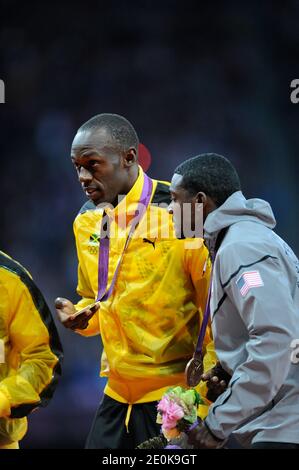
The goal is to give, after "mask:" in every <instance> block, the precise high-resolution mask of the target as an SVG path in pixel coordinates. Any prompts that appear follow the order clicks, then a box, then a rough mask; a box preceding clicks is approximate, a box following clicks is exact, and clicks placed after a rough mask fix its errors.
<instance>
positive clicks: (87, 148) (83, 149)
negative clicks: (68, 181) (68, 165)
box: [71, 128, 138, 206]
mask: <svg viewBox="0 0 299 470" xmlns="http://www.w3.org/2000/svg"><path fill="white" fill-rule="evenodd" d="M71 159H72V162H73V164H74V166H75V168H76V170H77V174H78V178H79V181H80V183H81V186H82V188H83V191H84V192H85V194H86V196H87V197H88V198H89V199H91V200H92V201H93V202H94V204H95V205H98V204H101V203H109V204H112V205H114V206H115V205H117V201H118V195H122V194H127V192H128V191H129V190H130V189H131V186H132V172H131V170H132V168H133V167H136V168H137V171H138V166H137V157H136V150H135V149H134V148H130V149H128V150H127V151H126V152H121V151H120V150H119V149H118V148H117V146H116V145H115V143H114V142H113V140H112V138H111V136H110V135H109V133H108V131H107V130H106V129H105V128H100V129H96V130H92V131H79V132H78V133H77V134H76V136H75V138H74V140H73V143H72V149H71Z"/></svg>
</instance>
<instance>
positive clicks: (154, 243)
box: [143, 238, 156, 249]
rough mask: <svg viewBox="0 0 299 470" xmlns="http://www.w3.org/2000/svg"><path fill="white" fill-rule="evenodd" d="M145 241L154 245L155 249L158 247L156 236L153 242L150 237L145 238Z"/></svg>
mask: <svg viewBox="0 0 299 470" xmlns="http://www.w3.org/2000/svg"><path fill="white" fill-rule="evenodd" d="M143 241H144V243H150V244H151V245H153V247H154V249H155V248H156V238H155V240H154V241H153V242H152V241H151V240H149V239H148V238H144V239H143Z"/></svg>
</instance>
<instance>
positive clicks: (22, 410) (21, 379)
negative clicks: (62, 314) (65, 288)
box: [0, 252, 62, 449]
mask: <svg viewBox="0 0 299 470" xmlns="http://www.w3.org/2000/svg"><path fill="white" fill-rule="evenodd" d="M61 361H62V347H61V344H60V341H59V337H58V334H57V331H56V327H55V324H54V321H53V318H52V316H51V312H50V310H49V308H48V306H47V304H46V303H45V300H44V298H43V296H42V294H41V292H40V291H39V289H38V288H37V287H36V285H35V283H34V282H33V280H32V278H31V276H30V274H29V273H28V272H27V271H26V270H25V269H24V268H23V267H22V266H21V265H20V264H19V263H17V262H16V261H14V260H13V259H11V258H10V257H9V256H7V255H6V254H4V253H3V252H0V449H17V448H18V441H20V440H21V439H22V438H23V437H24V435H25V433H26V431H27V418H26V416H27V415H28V414H29V413H30V412H31V411H32V410H33V409H36V408H38V407H44V406H46V405H47V404H48V402H49V400H50V399H51V397H52V395H53V393H54V390H55V388H56V385H57V380H58V378H59V376H60V375H61Z"/></svg>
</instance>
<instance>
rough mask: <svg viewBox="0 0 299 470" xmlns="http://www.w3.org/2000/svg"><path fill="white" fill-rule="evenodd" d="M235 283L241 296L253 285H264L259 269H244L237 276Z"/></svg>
mask: <svg viewBox="0 0 299 470" xmlns="http://www.w3.org/2000/svg"><path fill="white" fill-rule="evenodd" d="M236 284H237V286H238V288H239V290H240V293H241V295H242V297H245V295H246V294H247V293H248V291H249V290H250V289H252V288H253V287H262V286H263V285H264V283H263V280H262V278H261V275H260V273H259V271H246V272H245V273H243V274H242V276H240V277H239V279H238V280H237V281H236Z"/></svg>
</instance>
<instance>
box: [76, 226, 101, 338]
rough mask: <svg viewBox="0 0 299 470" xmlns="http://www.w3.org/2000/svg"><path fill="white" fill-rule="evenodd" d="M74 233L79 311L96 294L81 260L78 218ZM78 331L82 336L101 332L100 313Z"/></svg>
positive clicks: (93, 298) (77, 308) (77, 306)
mask: <svg viewBox="0 0 299 470" xmlns="http://www.w3.org/2000/svg"><path fill="white" fill-rule="evenodd" d="M74 235H75V240H76V248H77V257H78V285H77V294H78V295H79V296H80V297H81V299H80V300H79V302H77V303H76V304H75V309H76V310H77V311H78V310H81V309H83V308H84V307H87V306H88V305H90V304H92V303H93V302H94V301H95V295H94V292H93V290H92V287H91V285H90V282H89V280H88V278H87V276H86V274H85V273H84V269H83V266H84V263H83V262H82V261H83V260H81V256H82V253H81V249H80V245H79V243H78V238H77V230H76V220H75V222H74ZM76 333H78V334H79V335H81V336H96V335H98V334H100V326H99V321H98V313H95V315H93V317H91V319H90V320H89V322H88V327H87V328H86V329H85V330H76Z"/></svg>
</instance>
